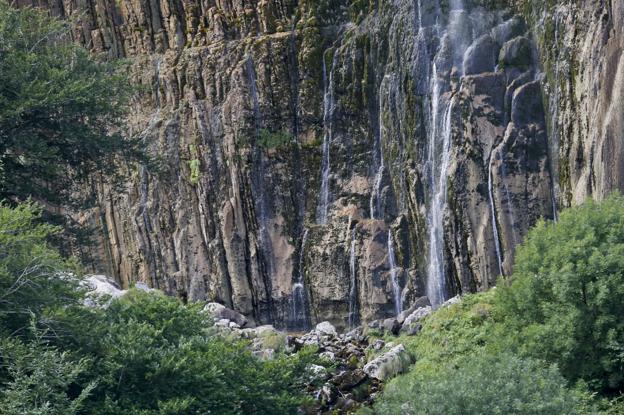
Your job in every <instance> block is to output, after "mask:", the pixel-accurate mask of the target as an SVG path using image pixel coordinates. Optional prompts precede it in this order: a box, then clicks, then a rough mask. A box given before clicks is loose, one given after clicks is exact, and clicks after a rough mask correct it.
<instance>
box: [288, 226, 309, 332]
mask: <svg viewBox="0 0 624 415" xmlns="http://www.w3.org/2000/svg"><path fill="white" fill-rule="evenodd" d="M307 242H308V229H306V230H305V231H303V236H302V238H301V248H300V250H299V270H298V273H297V279H296V280H295V283H294V284H293V287H292V322H293V328H294V329H295V330H302V331H305V330H308V329H309V328H310V316H309V313H308V296H307V292H306V289H305V275H304V267H305V250H306V245H307Z"/></svg>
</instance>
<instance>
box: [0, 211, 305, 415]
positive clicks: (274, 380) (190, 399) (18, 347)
mask: <svg viewBox="0 0 624 415" xmlns="http://www.w3.org/2000/svg"><path fill="white" fill-rule="evenodd" d="M39 220H40V211H39V210H38V209H37V208H36V207H35V206H33V205H32V204H25V205H22V206H19V207H17V208H11V207H8V206H6V205H0V284H1V287H0V293H2V294H0V413H2V414H9V415H13V414H15V415H17V414H20V415H22V414H32V415H35V414H46V415H47V414H59V415H66V414H90V415H91V414H102V415H104V414H106V415H111V414H119V415H122V414H124V415H125V414H137V415H138V414H141V415H151V414H154V415H156V414H158V415H163V414H202V413H219V414H235V413H256V414H274V413H294V412H295V411H296V408H297V407H298V406H300V405H301V404H302V403H303V402H304V399H303V398H302V395H301V394H300V391H301V390H303V388H302V380H301V376H302V375H303V374H304V373H305V371H304V367H305V366H307V365H308V364H309V363H310V362H311V361H312V356H313V354H312V353H310V352H305V351H304V352H303V353H297V354H296V355H295V356H286V355H282V354H278V355H277V357H276V358H275V359H273V360H271V361H261V360H259V359H257V358H255V357H254V356H253V355H252V353H251V350H250V347H249V344H248V342H247V341H243V340H241V339H235V338H228V337H225V336H224V335H222V334H219V333H217V331H216V329H215V328H213V327H212V324H211V323H210V322H209V321H208V317H207V315H206V314H204V313H203V312H202V310H201V305H200V304H190V305H184V304H182V303H181V302H179V301H178V300H177V299H175V298H171V297H167V296H165V295H163V294H160V293H157V292H144V291H139V290H132V291H130V292H129V293H127V294H126V295H125V296H123V297H122V298H120V299H117V300H115V301H113V302H111V303H110V305H108V306H107V307H103V306H102V307H95V308H88V307H85V306H83V305H82V304H83V301H84V292H83V291H84V290H80V289H79V280H78V278H76V277H74V276H73V273H72V272H70V271H76V270H77V269H78V267H76V266H73V265H72V264H71V263H68V262H67V261H65V260H63V259H62V258H61V256H60V255H59V254H58V252H56V251H55V250H54V249H53V248H51V247H50V246H49V245H48V244H47V243H46V240H47V239H48V238H49V237H50V236H51V235H52V234H54V233H55V232H56V231H57V229H56V228H54V227H52V226H50V225H46V224H41V223H40V222H39Z"/></svg>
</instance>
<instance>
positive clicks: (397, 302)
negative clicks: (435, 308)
mask: <svg viewBox="0 0 624 415" xmlns="http://www.w3.org/2000/svg"><path fill="white" fill-rule="evenodd" d="M388 263H389V265H390V280H391V282H392V296H393V297H394V312H395V314H396V315H397V316H398V315H399V314H401V312H402V311H403V300H402V298H401V286H400V285H399V279H398V277H397V265H396V255H395V253H394V237H393V236H392V229H388Z"/></svg>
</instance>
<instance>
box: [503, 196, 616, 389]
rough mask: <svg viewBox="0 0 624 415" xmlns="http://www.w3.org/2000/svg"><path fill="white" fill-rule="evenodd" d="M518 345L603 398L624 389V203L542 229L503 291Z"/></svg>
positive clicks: (521, 252)
mask: <svg viewBox="0 0 624 415" xmlns="http://www.w3.org/2000/svg"><path fill="white" fill-rule="evenodd" d="M497 307H498V309H499V310H500V313H501V315H504V317H505V323H506V325H507V331H508V333H509V336H510V340H511V341H510V344H515V345H517V347H518V349H519V352H520V353H522V354H525V355H530V356H535V357H539V358H542V359H545V360H547V361H549V362H555V363H557V364H558V365H559V367H560V368H561V371H562V373H563V374H564V376H565V377H566V378H568V379H570V380H572V381H576V380H578V379H582V380H585V381H586V382H588V384H589V385H590V386H591V387H592V388H593V389H594V390H596V391H601V392H604V393H610V392H615V391H620V392H621V391H623V390H624V371H622V367H624V320H623V319H622V310H624V198H623V197H622V196H620V195H613V196H611V197H609V198H608V199H607V200H605V201H604V202H602V203H596V202H593V201H589V202H587V203H586V204H584V205H583V206H580V207H576V208H572V209H569V210H567V211H565V212H563V213H562V214H561V217H560V220H559V222H558V223H557V224H550V223H546V222H540V223H539V224H537V226H536V227H535V228H534V229H533V230H532V231H531V232H530V233H529V235H528V237H527V238H526V241H525V243H524V244H523V245H522V246H521V247H520V248H519V249H518V252H517V257H516V264H515V271H514V274H513V277H512V278H511V280H510V281H509V283H507V284H505V286H504V287H502V288H500V289H499V295H498V301H497Z"/></svg>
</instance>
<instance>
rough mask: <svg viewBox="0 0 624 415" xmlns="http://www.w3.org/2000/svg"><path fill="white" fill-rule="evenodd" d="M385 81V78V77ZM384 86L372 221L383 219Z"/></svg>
mask: <svg viewBox="0 0 624 415" xmlns="http://www.w3.org/2000/svg"><path fill="white" fill-rule="evenodd" d="M384 80H385V77H384ZM383 86H384V81H382V82H381V85H380V86H379V93H378V94H377V95H378V99H379V111H378V124H379V125H378V127H377V128H378V129H379V131H378V133H377V142H376V143H375V147H376V148H375V152H376V156H377V157H376V158H377V160H378V161H377V163H378V165H379V167H378V169H377V174H376V175H375V183H374V185H373V191H372V192H371V197H370V217H371V219H381V218H382V217H383V215H382V212H381V184H382V181H383V172H384V168H385V166H384V156H383V148H382V145H383V101H382V90H383Z"/></svg>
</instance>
